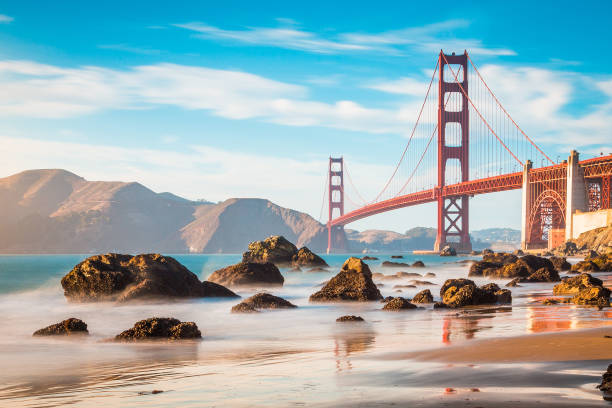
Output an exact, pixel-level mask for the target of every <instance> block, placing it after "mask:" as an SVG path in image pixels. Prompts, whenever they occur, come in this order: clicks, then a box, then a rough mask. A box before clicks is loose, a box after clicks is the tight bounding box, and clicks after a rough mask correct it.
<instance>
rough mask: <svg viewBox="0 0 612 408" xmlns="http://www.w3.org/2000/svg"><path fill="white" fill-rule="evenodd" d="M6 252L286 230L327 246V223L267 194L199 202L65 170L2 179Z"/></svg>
mask: <svg viewBox="0 0 612 408" xmlns="http://www.w3.org/2000/svg"><path fill="white" fill-rule="evenodd" d="M0 204H1V205H2V208H3V211H2V213H1V214H0V228H2V234H0V252H3V253H29V252H35V253H61V252H70V253H75V252H76V253H88V252H106V251H121V252H151V251H159V252H189V251H192V252H207V253H212V252H241V251H243V250H244V248H246V246H247V244H248V243H249V242H250V241H253V240H257V239H263V238H265V237H267V236H269V235H272V234H283V235H285V236H286V237H287V238H288V239H290V240H292V241H293V242H296V243H297V244H298V245H308V246H312V248H313V249H314V250H317V251H322V250H324V249H325V247H326V238H327V236H326V233H325V231H324V229H323V226H322V225H321V224H319V223H318V222H317V221H316V220H314V219H313V218H312V217H310V216H309V215H307V214H304V213H300V212H298V211H294V210H290V209H286V208H282V207H279V206H277V205H275V204H273V203H271V202H269V201H267V200H260V199H230V200H227V201H225V202H222V203H219V204H212V203H206V202H200V201H198V202H194V201H189V200H186V199H184V198H181V197H178V196H176V195H174V194H171V193H155V192H153V191H151V190H150V189H148V188H146V187H145V186H143V185H141V184H139V183H125V182H106V181H87V180H85V179H84V178H82V177H79V176H77V175H76V174H73V173H70V172H68V171H65V170H59V169H51V170H28V171H24V172H22V173H19V174H15V175H13V176H10V177H6V178H2V179H0Z"/></svg>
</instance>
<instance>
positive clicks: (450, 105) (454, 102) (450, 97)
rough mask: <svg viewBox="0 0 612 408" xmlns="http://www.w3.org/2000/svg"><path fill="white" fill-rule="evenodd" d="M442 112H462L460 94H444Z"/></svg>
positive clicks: (461, 95)
mask: <svg viewBox="0 0 612 408" xmlns="http://www.w3.org/2000/svg"><path fill="white" fill-rule="evenodd" d="M444 110H445V111H447V112H462V111H463V94H462V93H461V92H446V99H445V102H444Z"/></svg>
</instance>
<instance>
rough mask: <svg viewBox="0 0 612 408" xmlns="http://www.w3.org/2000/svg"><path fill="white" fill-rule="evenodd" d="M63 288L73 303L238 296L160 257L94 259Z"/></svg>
mask: <svg viewBox="0 0 612 408" xmlns="http://www.w3.org/2000/svg"><path fill="white" fill-rule="evenodd" d="M62 287H63V288H64V295H65V296H66V297H67V298H68V299H70V300H73V301H100V300H118V301H128V300H135V299H151V298H160V297H170V298H194V297H236V296H237V295H236V294H235V293H234V292H232V291H231V290H229V289H227V288H225V287H223V286H221V285H218V284H216V283H212V282H200V280H199V279H198V277H197V276H196V275H195V274H194V273H193V272H191V271H190V270H189V269H187V268H185V267H184V266H183V265H181V264H180V263H179V262H178V261H177V260H176V259H174V258H172V257H169V256H163V255H160V254H142V255H136V256H132V255H123V254H112V253H111V254H104V255H95V256H91V257H89V258H87V259H85V260H84V261H83V262H80V263H79V264H78V265H76V266H75V267H74V268H72V270H71V271H70V272H69V273H68V274H66V276H64V277H63V278H62Z"/></svg>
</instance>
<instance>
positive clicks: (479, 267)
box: [468, 261, 502, 276]
mask: <svg viewBox="0 0 612 408" xmlns="http://www.w3.org/2000/svg"><path fill="white" fill-rule="evenodd" d="M501 267H502V264H501V263H498V262H489V261H478V262H474V263H473V264H472V265H471V266H470V271H469V272H468V276H484V273H485V271H486V270H487V269H491V270H497V269H499V268H501ZM490 273H491V272H489V271H487V275H489V274H490Z"/></svg>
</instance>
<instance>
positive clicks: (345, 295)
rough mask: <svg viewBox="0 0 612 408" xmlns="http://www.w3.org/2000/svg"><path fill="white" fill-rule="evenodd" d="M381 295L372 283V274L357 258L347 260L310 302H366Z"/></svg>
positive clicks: (378, 298) (311, 297)
mask: <svg viewBox="0 0 612 408" xmlns="http://www.w3.org/2000/svg"><path fill="white" fill-rule="evenodd" d="M380 299H382V295H381V294H380V291H379V290H378V288H377V287H376V285H375V284H374V282H373V281H372V272H371V271H370V268H369V267H368V265H367V264H365V263H364V262H363V261H362V260H361V259H359V258H353V257H351V258H349V259H347V260H346V261H345V262H344V264H343V265H342V269H341V270H340V273H338V274H337V275H336V276H334V277H333V278H331V279H330V280H329V282H328V283H327V284H326V285H325V286H324V287H323V288H322V289H321V290H320V291H318V292H316V293H314V294H313V295H312V296H310V301H315V302H320V301H338V300H352V301H368V300H380Z"/></svg>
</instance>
